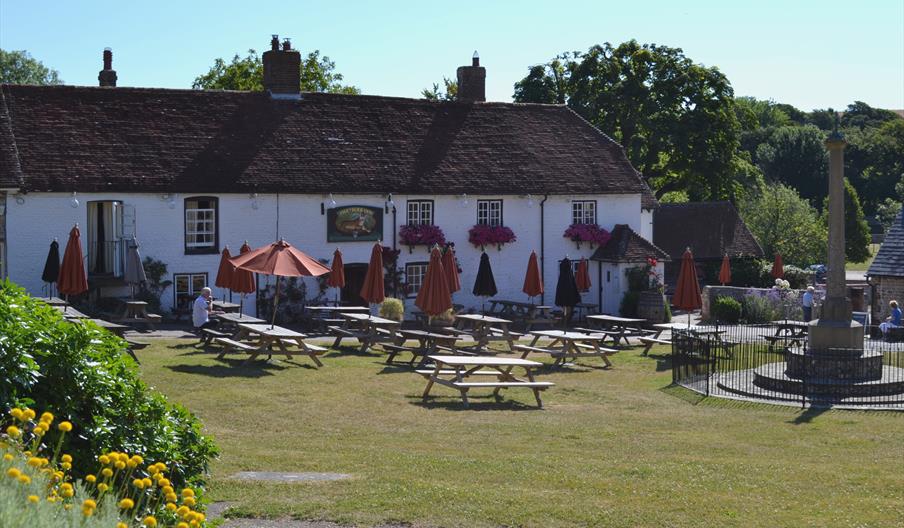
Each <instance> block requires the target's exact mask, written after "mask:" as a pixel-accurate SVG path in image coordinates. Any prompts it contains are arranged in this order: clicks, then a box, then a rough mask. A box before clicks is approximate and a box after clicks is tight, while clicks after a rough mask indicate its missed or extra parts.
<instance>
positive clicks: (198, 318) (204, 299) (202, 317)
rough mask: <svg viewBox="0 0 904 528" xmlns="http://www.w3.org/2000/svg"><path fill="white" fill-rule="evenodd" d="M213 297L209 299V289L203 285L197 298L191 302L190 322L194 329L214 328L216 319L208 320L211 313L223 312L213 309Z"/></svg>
mask: <svg viewBox="0 0 904 528" xmlns="http://www.w3.org/2000/svg"><path fill="white" fill-rule="evenodd" d="M212 302H213V299H211V291H210V288H207V287H204V288H202V289H201V295H198V298H197V299H195V302H194V303H192V312H191V319H192V324H193V325H194V327H195V330H202V329H204V328H215V327H216V326H217V322H216V321H211V320H210V315H211V314H217V313H223V312H221V311H219V310H214V309H213V307H212V305H211V304H212Z"/></svg>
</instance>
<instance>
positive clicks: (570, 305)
mask: <svg viewBox="0 0 904 528" xmlns="http://www.w3.org/2000/svg"><path fill="white" fill-rule="evenodd" d="M579 302H581V294H580V293H579V292H578V285H577V282H575V280H574V269H573V268H572V266H571V260H569V259H568V258H567V257H566V258H564V259H562V261H561V262H559V282H557V283H556V306H561V307H562V308H563V309H564V311H565V318H564V323H565V324H566V325H567V324H568V322H569V321H570V320H571V314H572V313H573V312H574V307H575V306H576V305H577V304H578V303H579Z"/></svg>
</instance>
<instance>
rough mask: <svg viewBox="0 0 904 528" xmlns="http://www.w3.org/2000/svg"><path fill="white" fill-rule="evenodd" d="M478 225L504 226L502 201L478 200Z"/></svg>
mask: <svg viewBox="0 0 904 528" xmlns="http://www.w3.org/2000/svg"><path fill="white" fill-rule="evenodd" d="M477 223H478V224H479V225H488V226H493V227H496V226H501V225H502V200H477Z"/></svg>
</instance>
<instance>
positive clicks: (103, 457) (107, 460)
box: [97, 455, 110, 466]
mask: <svg viewBox="0 0 904 528" xmlns="http://www.w3.org/2000/svg"><path fill="white" fill-rule="evenodd" d="M97 461H98V462H100V463H101V464H103V465H105V466H106V465H107V464H109V463H110V457H108V456H107V455H101V456H99V457H97Z"/></svg>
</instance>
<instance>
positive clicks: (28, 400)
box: [0, 281, 217, 485]
mask: <svg viewBox="0 0 904 528" xmlns="http://www.w3.org/2000/svg"><path fill="white" fill-rule="evenodd" d="M125 348H126V342H125V341H124V340H122V339H120V338H119V337H116V336H115V335H113V334H111V333H110V332H108V331H106V330H103V329H101V328H98V327H97V326H96V325H94V324H92V323H84V324H72V323H69V322H66V321H64V320H63V318H62V315H61V314H60V313H59V312H58V311H56V310H54V309H53V308H51V307H49V306H47V305H46V304H44V303H42V302H40V301H37V300H35V299H33V298H31V297H29V296H28V295H27V294H26V293H25V291H24V290H23V289H22V288H20V287H18V286H15V285H14V284H12V283H11V282H9V281H5V282H2V283H0V373H2V374H0V410H2V409H9V408H11V407H14V406H20V405H23V406H32V407H36V408H39V409H44V410H48V411H50V412H52V413H53V414H54V415H56V416H57V417H58V419H59V420H68V421H70V422H72V423H73V424H75V426H76V429H75V430H74V434H73V435H72V437H71V439H70V442H71V444H70V447H69V453H70V454H71V455H72V456H73V458H74V459H75V462H74V466H73V474H74V475H75V476H82V475H84V474H86V473H89V472H90V470H91V469H92V468H91V467H89V464H90V463H91V461H92V460H94V459H95V457H96V456H97V453H101V452H104V451H109V450H121V451H128V452H130V453H135V454H139V455H141V456H143V457H145V458H146V459H148V460H166V461H168V462H170V463H171V478H172V480H173V481H174V482H175V483H176V484H178V485H182V484H194V485H201V484H203V480H204V474H205V473H206V471H207V467H208V462H209V461H210V459H211V458H212V457H214V456H216V454H217V450H216V447H215V446H214V444H213V441H212V440H211V439H210V438H208V437H206V436H204V435H202V434H201V424H200V422H199V421H198V420H197V418H196V417H195V416H194V415H192V414H191V413H190V412H188V411H187V410H186V409H185V408H183V407H181V406H180V405H176V404H170V403H169V402H167V400H166V398H165V397H164V396H163V395H161V394H159V393H157V392H154V391H151V390H150V389H149V388H148V386H147V385H145V384H144V382H142V381H141V380H140V379H139V377H138V371H137V369H136V367H135V363H134V362H133V361H132V360H131V359H129V358H128V357H127V356H126V355H125Z"/></svg>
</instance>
